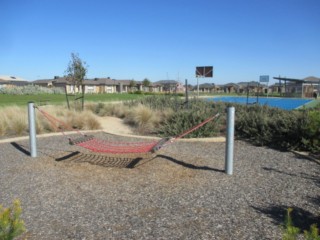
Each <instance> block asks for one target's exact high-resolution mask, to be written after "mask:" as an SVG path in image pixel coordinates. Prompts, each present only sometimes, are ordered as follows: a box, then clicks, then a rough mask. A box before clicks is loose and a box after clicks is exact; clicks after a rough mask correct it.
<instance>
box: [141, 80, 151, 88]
mask: <svg viewBox="0 0 320 240" xmlns="http://www.w3.org/2000/svg"><path fill="white" fill-rule="evenodd" d="M150 84H151V82H150V80H149V79H148V78H145V79H143V81H142V85H143V86H144V87H149V86H150Z"/></svg>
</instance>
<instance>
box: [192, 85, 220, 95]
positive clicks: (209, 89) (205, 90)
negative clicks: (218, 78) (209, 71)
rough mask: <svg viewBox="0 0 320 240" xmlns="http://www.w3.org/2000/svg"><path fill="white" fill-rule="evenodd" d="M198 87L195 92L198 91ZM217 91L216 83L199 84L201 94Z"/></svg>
mask: <svg viewBox="0 0 320 240" xmlns="http://www.w3.org/2000/svg"><path fill="white" fill-rule="evenodd" d="M197 88H198V86H196V87H195V90H196V91H197V90H198V89H197ZM214 91H215V85H214V83H203V84H199V92H203V93H211V92H214Z"/></svg>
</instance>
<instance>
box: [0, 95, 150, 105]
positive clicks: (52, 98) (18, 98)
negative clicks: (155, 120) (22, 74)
mask: <svg viewBox="0 0 320 240" xmlns="http://www.w3.org/2000/svg"><path fill="white" fill-rule="evenodd" d="M142 97H144V95H142V94H128V93H121V94H117V93H115V94H112V93H109V94H86V95H85V102H111V101H126V100H135V99H138V98H142ZM72 99H73V97H70V98H69V101H71V102H72V101H73V100H72ZM30 101H33V102H35V103H36V104H38V105H42V104H53V105H57V104H62V103H66V96H65V95H64V94H39V95H7V94H0V107H5V106H12V105H17V106H26V105H27V103H28V102H30Z"/></svg>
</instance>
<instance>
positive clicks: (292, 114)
mask: <svg viewBox="0 0 320 240" xmlns="http://www.w3.org/2000/svg"><path fill="white" fill-rule="evenodd" d="M305 123H306V114H305V113H304V112H303V111H286V110H281V109H277V108H270V107H268V106H259V105H255V106H249V107H246V106H238V107H237V110H236V124H235V130H236V135H237V136H238V137H241V138H245V139H247V140H249V141H251V142H252V143H254V144H256V145H261V146H262V145H267V146H272V147H277V148H284V149H288V148H296V147H298V146H300V145H301V139H302V136H303V134H304V130H303V126H305Z"/></svg>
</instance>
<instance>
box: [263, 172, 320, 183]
mask: <svg viewBox="0 0 320 240" xmlns="http://www.w3.org/2000/svg"><path fill="white" fill-rule="evenodd" d="M262 169H263V170H266V171H273V172H277V173H281V174H285V175H288V176H292V177H301V178H304V179H307V180H311V181H313V182H314V183H315V184H316V185H317V186H318V187H320V176H319V175H318V176H314V175H309V174H306V173H299V174H296V173H287V172H284V171H280V170H278V169H275V168H267V167H263V168H262Z"/></svg>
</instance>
